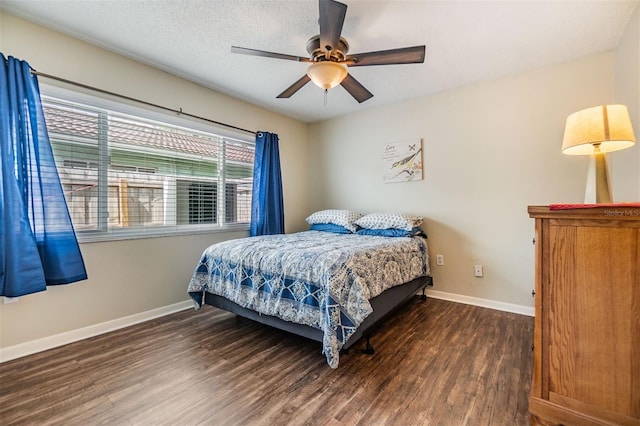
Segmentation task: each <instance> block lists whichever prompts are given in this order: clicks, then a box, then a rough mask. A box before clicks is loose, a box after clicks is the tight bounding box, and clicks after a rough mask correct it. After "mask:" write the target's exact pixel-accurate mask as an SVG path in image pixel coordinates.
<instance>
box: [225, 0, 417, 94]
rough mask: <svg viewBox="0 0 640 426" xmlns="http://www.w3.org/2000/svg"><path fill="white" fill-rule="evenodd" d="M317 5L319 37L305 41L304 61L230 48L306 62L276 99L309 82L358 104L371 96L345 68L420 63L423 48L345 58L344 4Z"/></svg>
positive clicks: (327, 0)
mask: <svg viewBox="0 0 640 426" xmlns="http://www.w3.org/2000/svg"><path fill="white" fill-rule="evenodd" d="M319 5H320V19H319V20H318V23H319V25H320V34H319V35H316V36H313V37H311V38H310V39H309V41H308V42H307V52H309V55H310V57H308V58H306V57H301V56H295V55H286V54H283V53H274V52H267V51H264V50H257V49H249V48H246V47H238V46H231V52H233V53H242V54H245V55H254V56H264V57H267V58H276V59H286V60H290V61H296V62H308V63H310V65H309V68H308V69H307V73H306V74H305V75H303V76H302V77H301V78H300V79H299V80H298V81H296V82H295V83H293V84H292V85H291V86H289V87H288V88H286V89H285V90H284V92H282V93H280V94H279V95H278V96H277V97H278V98H289V97H291V96H292V95H293V94H294V93H296V92H297V91H298V90H300V89H301V88H302V87H303V86H304V85H305V84H307V83H308V82H309V81H313V82H314V83H315V84H316V85H317V86H319V87H321V88H323V89H324V90H325V93H326V92H327V91H328V90H329V89H331V88H333V87H335V86H337V85H338V84H340V85H341V86H342V87H344V88H345V90H346V91H347V92H349V94H350V95H351V96H353V97H354V98H355V99H356V100H357V101H358V102H359V103H362V102H364V101H366V100H367V99H370V98H371V97H373V94H372V93H371V92H369V91H368V90H367V89H366V88H365V87H364V86H363V85H362V84H360V82H359V81H358V80H356V79H355V78H354V77H353V76H352V75H351V74H349V72H348V71H347V67H363V66H369V65H395V64H417V63H423V62H424V57H425V46H424V45H423V46H413V47H404V48H400V49H391V50H379V51H375V52H366V53H358V54H354V55H348V54H347V52H348V51H349V43H347V40H345V39H344V38H343V37H341V36H340V34H341V33H342V25H343V24H344V18H345V15H346V14H347V5H346V4H343V3H340V2H337V1H335V0H319Z"/></svg>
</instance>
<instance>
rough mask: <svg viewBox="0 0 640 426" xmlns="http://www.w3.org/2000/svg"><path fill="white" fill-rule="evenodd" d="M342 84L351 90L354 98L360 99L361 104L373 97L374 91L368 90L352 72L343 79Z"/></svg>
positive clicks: (348, 90)
mask: <svg viewBox="0 0 640 426" xmlns="http://www.w3.org/2000/svg"><path fill="white" fill-rule="evenodd" d="M340 85H341V86H342V87H344V88H345V90H346V91H347V92H349V94H350V95H351V96H353V97H354V99H355V100H356V101H358V103H360V104H361V103H363V102H364V101H366V100H367V99H370V98H372V97H373V93H371V92H370V91H368V90H367V89H366V88H365V87H364V86H363V85H362V84H360V82H359V81H358V80H356V79H355V78H354V77H353V76H352V75H351V74H347V76H346V77H345V78H344V80H342V83H340Z"/></svg>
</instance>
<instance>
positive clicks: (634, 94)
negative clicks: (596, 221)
mask: <svg viewBox="0 0 640 426" xmlns="http://www.w3.org/2000/svg"><path fill="white" fill-rule="evenodd" d="M615 102H616V103H621V104H624V105H627V107H628V108H629V114H630V115H631V120H632V121H633V129H634V131H635V134H636V139H637V140H639V141H640V6H638V7H636V11H635V13H634V14H633V15H632V16H631V19H630V20H629V23H628V24H627V26H626V28H625V29H624V32H623V33H622V37H621V38H620V41H619V42H618V47H617V48H616V62H615ZM612 157H613V161H612V165H611V166H612V167H611V171H612V173H611V174H612V176H611V178H612V180H613V184H614V192H613V195H614V198H615V200H616V201H637V200H640V143H636V144H635V146H633V147H632V148H629V149H626V150H624V151H621V152H619V153H616V154H615V155H614V156H612Z"/></svg>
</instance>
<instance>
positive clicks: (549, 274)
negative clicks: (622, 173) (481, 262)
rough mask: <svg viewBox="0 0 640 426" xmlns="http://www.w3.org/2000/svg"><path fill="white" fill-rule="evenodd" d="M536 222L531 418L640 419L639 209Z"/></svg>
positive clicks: (569, 421) (559, 215)
mask: <svg viewBox="0 0 640 426" xmlns="http://www.w3.org/2000/svg"><path fill="white" fill-rule="evenodd" d="M529 215H530V216H531V217H532V218H534V219H535V232H536V238H535V244H536V269H535V271H536V272H535V274H536V279H535V281H536V287H535V314H536V318H535V333H534V352H533V356H534V367H533V383H532V385H531V395H530V398H529V411H530V412H531V415H532V423H533V424H542V425H557V424H561V425H580V426H583V425H585V426H586V425H636V426H637V425H640V266H639V265H640V208H637V207H597V208H589V209H571V210H550V209H549V207H543V206H530V207H529Z"/></svg>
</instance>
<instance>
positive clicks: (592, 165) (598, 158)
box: [584, 152, 613, 204]
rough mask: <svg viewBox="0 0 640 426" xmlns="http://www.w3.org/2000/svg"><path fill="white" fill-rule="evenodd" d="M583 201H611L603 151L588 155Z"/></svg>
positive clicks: (598, 202)
mask: <svg viewBox="0 0 640 426" xmlns="http://www.w3.org/2000/svg"><path fill="white" fill-rule="evenodd" d="M584 202H585V204H604V203H613V193H612V192H611V180H610V179H609V168H608V166H607V155H606V154H605V153H604V152H599V153H596V154H591V155H590V156H589V171H588V173H587V188H586V190H585V192H584Z"/></svg>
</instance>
